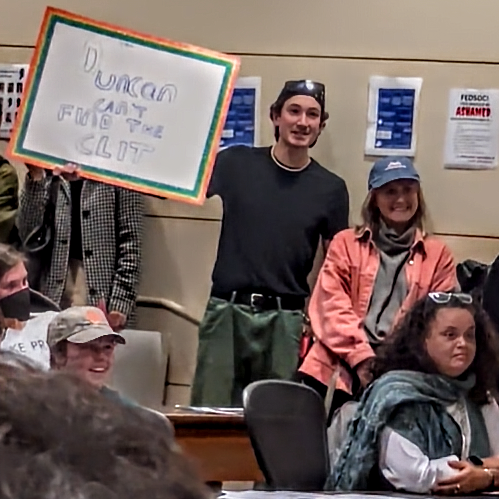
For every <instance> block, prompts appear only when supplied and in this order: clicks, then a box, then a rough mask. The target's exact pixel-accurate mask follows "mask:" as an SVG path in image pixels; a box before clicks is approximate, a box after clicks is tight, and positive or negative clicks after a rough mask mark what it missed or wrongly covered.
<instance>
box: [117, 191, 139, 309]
mask: <svg viewBox="0 0 499 499" xmlns="http://www.w3.org/2000/svg"><path fill="white" fill-rule="evenodd" d="M117 189H118V191H117V206H116V223H117V227H116V239H117V241H116V243H117V266H116V273H115V276H114V279H113V284H112V288H111V295H110V297H109V303H108V310H109V311H110V312H112V311H114V310H115V311H117V312H121V313H122V314H125V315H126V316H129V315H130V314H131V312H132V311H133V309H134V306H135V301H136V299H137V292H138V289H137V288H138V284H139V279H140V271H141V259H142V234H143V227H144V220H143V218H144V197H143V195H142V194H139V193H137V192H134V191H130V190H127V189H121V188H117Z"/></svg>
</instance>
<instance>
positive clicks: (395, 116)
mask: <svg viewBox="0 0 499 499" xmlns="http://www.w3.org/2000/svg"><path fill="white" fill-rule="evenodd" d="M422 84H423V79H422V78H392V77H387V76H371V78H370V79H369V108H368V112H367V130H366V144H365V154H367V155H370V156H391V155H397V156H414V155H415V154H416V142H417V133H416V117H417V112H418V109H419V96H420V93H421V86H422Z"/></svg>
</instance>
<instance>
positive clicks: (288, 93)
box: [270, 80, 327, 119]
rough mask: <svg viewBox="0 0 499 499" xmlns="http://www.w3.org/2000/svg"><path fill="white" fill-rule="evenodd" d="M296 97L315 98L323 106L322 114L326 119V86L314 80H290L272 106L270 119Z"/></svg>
mask: <svg viewBox="0 0 499 499" xmlns="http://www.w3.org/2000/svg"><path fill="white" fill-rule="evenodd" d="M295 95H308V96H309V97H313V98H314V99H315V100H316V101H317V102H318V103H319V105H320V106H321V114H322V117H323V118H324V115H325V107H326V86H325V85H324V83H319V82H317V81H312V80H289V81H287V82H286V83H285V84H284V87H283V88H282V90H281V93H280V94H279V96H278V97H277V100H276V101H275V102H274V104H272V106H270V117H271V118H273V113H274V112H275V111H277V110H279V109H281V108H282V106H283V105H284V103H285V102H286V101H287V100H288V99H291V97H294V96H295ZM326 119H327V118H326Z"/></svg>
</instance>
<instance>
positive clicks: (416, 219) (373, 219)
mask: <svg viewBox="0 0 499 499" xmlns="http://www.w3.org/2000/svg"><path fill="white" fill-rule="evenodd" d="M360 216H361V219H362V223H361V224H360V225H357V226H356V227H355V232H356V233H357V234H361V233H362V232H364V231H365V230H366V229H369V230H370V231H371V232H373V233H376V232H377V231H378V230H379V226H380V218H381V213H380V211H379V208H378V206H377V204H376V193H375V190H374V189H371V190H370V191H369V192H368V194H367V196H366V199H365V200H364V202H363V203H362V208H361V211H360ZM411 225H412V226H415V227H417V228H418V229H419V230H420V231H421V233H422V234H423V237H425V236H426V235H428V216H427V210H426V202H425V200H424V196H423V191H422V190H421V186H419V189H418V209H417V210H416V213H415V214H414V216H413V217H412V220H411Z"/></svg>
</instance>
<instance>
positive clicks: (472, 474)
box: [432, 461, 493, 495]
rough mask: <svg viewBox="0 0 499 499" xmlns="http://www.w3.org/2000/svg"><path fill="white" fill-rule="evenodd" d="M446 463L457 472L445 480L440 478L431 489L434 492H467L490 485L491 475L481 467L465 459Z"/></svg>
mask: <svg viewBox="0 0 499 499" xmlns="http://www.w3.org/2000/svg"><path fill="white" fill-rule="evenodd" d="M448 465H449V466H450V467H451V468H453V469H455V470H457V471H458V473H456V474H455V475H454V476H452V477H450V478H446V479H445V480H440V482H438V483H437V485H436V486H435V487H434V488H433V489H432V492H433V493H435V494H442V495H457V494H469V493H470V492H476V491H479V490H485V489H487V488H488V487H490V486H491V485H492V482H493V477H491V475H490V473H488V472H487V471H485V470H484V469H483V468H481V467H478V466H475V465H473V464H471V463H468V462H467V461H449V463H448Z"/></svg>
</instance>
